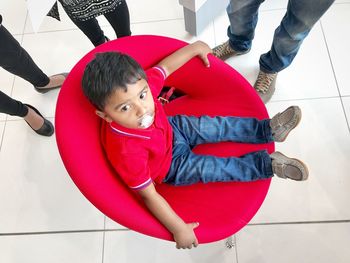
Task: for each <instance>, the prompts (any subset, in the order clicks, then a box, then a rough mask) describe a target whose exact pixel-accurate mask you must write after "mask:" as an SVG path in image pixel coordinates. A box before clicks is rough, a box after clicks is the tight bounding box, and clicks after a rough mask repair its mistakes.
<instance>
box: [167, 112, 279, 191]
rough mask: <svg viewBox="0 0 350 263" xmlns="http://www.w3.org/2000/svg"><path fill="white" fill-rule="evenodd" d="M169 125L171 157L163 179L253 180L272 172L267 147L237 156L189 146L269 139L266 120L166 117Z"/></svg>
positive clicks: (191, 181) (187, 181) (176, 181)
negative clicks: (207, 152) (202, 152)
mask: <svg viewBox="0 0 350 263" xmlns="http://www.w3.org/2000/svg"><path fill="white" fill-rule="evenodd" d="M168 119H169V122H170V124H171V126H172V128H173V136H174V137H173V157H172V163H171V167H170V170H169V172H168V175H167V176H166V178H165V179H164V182H165V183H168V184H173V185H189V184H194V183H197V182H203V183H208V182H229V181H241V182H248V181H255V180H258V179H266V178H270V177H272V176H273V172H272V164H271V158H270V156H269V154H268V153H267V151H258V152H252V153H249V154H246V155H244V156H241V157H227V158H223V157H216V156H212V155H198V154H195V153H194V152H193V151H192V149H193V148H194V147H195V146H196V145H198V144H203V143H215V142H222V141H234V142H242V143H268V142H272V141H273V138H272V134H271V128H270V120H269V119H266V120H261V121H259V120H257V119H254V118H239V117H208V116H201V117H193V116H184V115H177V116H174V117H168Z"/></svg>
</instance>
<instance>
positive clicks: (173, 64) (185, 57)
mask: <svg viewBox="0 0 350 263" xmlns="http://www.w3.org/2000/svg"><path fill="white" fill-rule="evenodd" d="M211 52H212V50H211V49H210V47H209V46H208V45H207V44H206V43H204V42H202V41H196V42H194V43H192V44H189V45H187V46H184V47H183V48H180V49H178V50H177V51H175V52H174V53H172V54H171V55H169V56H167V57H166V58H164V59H163V60H162V61H160V62H159V63H158V65H159V66H161V67H162V68H163V69H164V70H165V73H166V76H169V75H170V74H171V73H173V72H174V71H175V70H177V69H178V68H180V67H181V66H182V65H184V64H185V63H186V62H187V61H189V60H190V59H191V58H193V57H195V56H199V57H200V58H201V59H202V60H203V62H204V64H205V66H207V67H209V60H208V57H207V56H208V53H211Z"/></svg>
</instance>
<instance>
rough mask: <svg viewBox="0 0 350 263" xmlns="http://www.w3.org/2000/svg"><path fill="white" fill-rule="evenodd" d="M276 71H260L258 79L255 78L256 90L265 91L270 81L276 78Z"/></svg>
mask: <svg viewBox="0 0 350 263" xmlns="http://www.w3.org/2000/svg"><path fill="white" fill-rule="evenodd" d="M276 75H277V73H275V74H269V73H265V72H262V71H260V72H259V75H258V79H257V80H256V85H255V88H256V90H257V91H259V92H261V93H264V94H265V93H266V92H267V91H268V90H269V87H270V85H271V82H272V81H273V80H274V79H275V78H276Z"/></svg>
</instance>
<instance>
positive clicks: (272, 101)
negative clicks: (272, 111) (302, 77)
mask: <svg viewBox="0 0 350 263" xmlns="http://www.w3.org/2000/svg"><path fill="white" fill-rule="evenodd" d="M344 97H350V96H344ZM322 99H339V96H326V97H310V98H295V99H293V98H291V99H280V100H278V99H277V100H271V101H270V102H269V103H275V102H276V103H278V102H286V101H307V100H322ZM267 105H268V104H267Z"/></svg>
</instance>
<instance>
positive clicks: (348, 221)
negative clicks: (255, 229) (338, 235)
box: [247, 219, 350, 226]
mask: <svg viewBox="0 0 350 263" xmlns="http://www.w3.org/2000/svg"><path fill="white" fill-rule="evenodd" d="M342 223H350V219H343V220H318V221H295V222H293V221H290V222H270V223H251V224H247V226H270V225H311V224H342Z"/></svg>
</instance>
